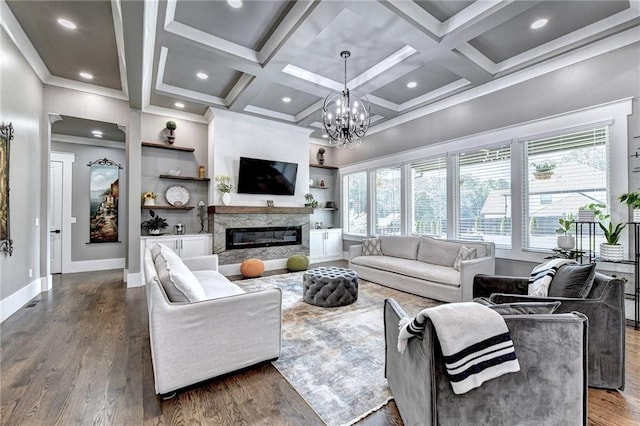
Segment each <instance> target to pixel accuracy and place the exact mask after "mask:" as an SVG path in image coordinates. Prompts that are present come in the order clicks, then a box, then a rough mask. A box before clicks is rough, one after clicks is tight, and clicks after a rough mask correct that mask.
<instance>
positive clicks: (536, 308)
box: [473, 297, 561, 315]
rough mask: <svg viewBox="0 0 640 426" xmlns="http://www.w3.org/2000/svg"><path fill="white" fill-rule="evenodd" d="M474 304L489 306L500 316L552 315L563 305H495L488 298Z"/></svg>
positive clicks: (477, 300)
mask: <svg viewBox="0 0 640 426" xmlns="http://www.w3.org/2000/svg"><path fill="white" fill-rule="evenodd" d="M473 301H474V302H476V303H480V304H481V305H485V306H488V307H489V308H491V309H493V310H494V311H496V312H498V313H499V314H500V315H528V314H534V315H535V314H540V315H542V314H552V313H554V312H555V311H556V310H557V309H558V308H559V307H560V305H561V302H558V301H556V302H514V303H498V304H495V303H493V302H492V301H491V300H490V299H487V298H486V297H480V298H476V299H473Z"/></svg>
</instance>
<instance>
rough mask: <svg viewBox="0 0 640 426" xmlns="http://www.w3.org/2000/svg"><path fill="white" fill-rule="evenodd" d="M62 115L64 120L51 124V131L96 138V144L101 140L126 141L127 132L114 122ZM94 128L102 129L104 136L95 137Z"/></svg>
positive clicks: (59, 133)
mask: <svg viewBox="0 0 640 426" xmlns="http://www.w3.org/2000/svg"><path fill="white" fill-rule="evenodd" d="M61 117H62V120H60V121H56V122H55V123H53V124H52V125H51V133H54V134H58V135H69V136H78V137H83V138H91V139H95V140H96V145H99V144H100V142H99V141H100V140H110V141H117V142H123V143H124V142H125V136H126V135H125V133H124V132H123V131H122V130H120V129H119V128H118V126H117V125H116V124H114V123H106V122H104V121H96V120H87V119H84V118H77V117H71V116H68V115H62V116H61ZM93 130H99V131H101V132H102V138H96V137H94V136H93V133H92V132H93Z"/></svg>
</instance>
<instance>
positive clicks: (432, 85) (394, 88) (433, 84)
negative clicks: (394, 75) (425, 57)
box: [372, 64, 460, 104]
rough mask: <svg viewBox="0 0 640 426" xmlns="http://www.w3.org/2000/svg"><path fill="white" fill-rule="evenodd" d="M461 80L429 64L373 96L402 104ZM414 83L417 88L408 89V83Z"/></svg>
mask: <svg viewBox="0 0 640 426" xmlns="http://www.w3.org/2000/svg"><path fill="white" fill-rule="evenodd" d="M459 79H460V77H459V76H458V75H457V74H454V73H452V72H451V71H449V70H448V69H446V68H442V67H440V66H438V65H436V64H427V65H425V66H423V67H421V68H418V69H417V70H415V71H413V72H410V73H408V74H406V75H404V76H402V77H401V78H399V79H397V80H395V81H393V82H391V83H389V84H387V85H386V86H383V87H381V88H379V89H378V90H376V91H374V92H373V93H372V94H373V95H374V96H378V97H380V98H382V99H386V100H388V101H391V102H394V103H396V104H402V103H404V102H407V101H409V100H411V99H413V98H417V97H419V96H422V95H424V94H426V93H429V92H431V91H434V90H436V89H439V88H441V87H443V86H446V85H447V84H449V83H453V82H454V81H456V80H459ZM412 81H414V82H416V83H417V86H416V87H414V88H413V89H410V88H408V87H407V83H409V82H412Z"/></svg>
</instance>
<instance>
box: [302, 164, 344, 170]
mask: <svg viewBox="0 0 640 426" xmlns="http://www.w3.org/2000/svg"><path fill="white" fill-rule="evenodd" d="M309 167H315V168H316V169H328V170H338V167H336V166H327V165H326V164H309Z"/></svg>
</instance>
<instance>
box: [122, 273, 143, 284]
mask: <svg viewBox="0 0 640 426" xmlns="http://www.w3.org/2000/svg"><path fill="white" fill-rule="evenodd" d="M125 281H126V283H127V288H133V287H142V286H143V285H144V283H143V282H142V273H141V272H136V273H135V274H127V279H126V280H125Z"/></svg>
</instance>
